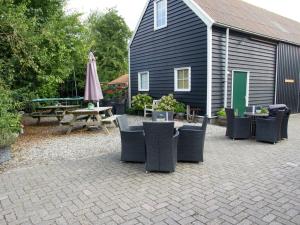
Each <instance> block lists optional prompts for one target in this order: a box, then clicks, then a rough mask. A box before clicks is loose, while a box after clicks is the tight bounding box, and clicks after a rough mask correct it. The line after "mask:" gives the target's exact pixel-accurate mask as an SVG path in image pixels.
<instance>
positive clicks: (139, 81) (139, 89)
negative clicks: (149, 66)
mask: <svg viewBox="0 0 300 225" xmlns="http://www.w3.org/2000/svg"><path fill="white" fill-rule="evenodd" d="M143 73H146V74H147V76H148V87H147V88H146V89H142V88H141V74H143ZM149 90H150V75H149V71H142V72H138V91H142V92H144V91H149Z"/></svg>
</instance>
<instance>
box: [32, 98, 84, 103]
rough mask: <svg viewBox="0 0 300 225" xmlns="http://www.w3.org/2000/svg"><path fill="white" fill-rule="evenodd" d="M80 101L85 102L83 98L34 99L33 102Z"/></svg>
mask: <svg viewBox="0 0 300 225" xmlns="http://www.w3.org/2000/svg"><path fill="white" fill-rule="evenodd" d="M79 100H83V97H74V98H37V99H32V102H53V101H79Z"/></svg>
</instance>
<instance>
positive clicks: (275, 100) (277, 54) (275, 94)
mask: <svg viewBox="0 0 300 225" xmlns="http://www.w3.org/2000/svg"><path fill="white" fill-rule="evenodd" d="M278 58H279V44H277V46H276V69H275V70H276V71H275V93H274V104H277V90H278V87H277V85H278V62H279V61H278Z"/></svg>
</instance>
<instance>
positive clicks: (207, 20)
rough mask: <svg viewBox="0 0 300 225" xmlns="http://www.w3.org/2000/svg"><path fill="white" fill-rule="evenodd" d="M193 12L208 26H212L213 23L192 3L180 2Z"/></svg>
mask: <svg viewBox="0 0 300 225" xmlns="http://www.w3.org/2000/svg"><path fill="white" fill-rule="evenodd" d="M182 1H183V2H184V3H185V4H186V5H187V6H188V7H189V8H190V9H191V10H193V12H194V13H195V14H196V15H197V16H198V17H199V18H200V19H201V20H202V21H203V22H204V23H205V24H206V25H207V26H208V27H210V26H212V25H213V24H214V23H215V21H214V20H213V19H212V18H211V17H210V16H209V15H208V14H207V13H206V12H205V11H204V10H203V9H202V8H201V7H200V6H199V5H198V4H197V3H196V2H195V1H194V0H182Z"/></svg>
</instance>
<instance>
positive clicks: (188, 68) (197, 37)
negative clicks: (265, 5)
mask: <svg viewBox="0 0 300 225" xmlns="http://www.w3.org/2000/svg"><path fill="white" fill-rule="evenodd" d="M129 70H130V71H129V74H130V79H129V81H130V84H129V86H130V96H133V95H136V94H138V93H145V92H146V93H149V95H151V96H153V97H154V98H159V97H161V96H162V95H166V94H169V93H174V95H175V97H176V98H177V99H178V100H179V101H182V102H184V103H186V104H189V105H191V106H194V107H198V108H201V109H202V113H203V114H207V115H209V117H213V116H214V115H215V114H216V112H217V111H218V110H219V109H220V108H222V107H234V108H238V109H240V110H242V109H241V107H242V108H243V107H245V106H250V105H263V106H266V105H270V104H274V103H278V104H279V103H283V104H286V105H288V107H290V108H291V110H292V112H294V113H296V112H300V23H297V22H295V21H293V20H290V19H287V18H285V17H282V16H279V15H277V14H274V13H271V12H269V11H267V10H264V9H261V8H258V7H255V6H253V5H250V4H248V3H245V2H244V1H241V0H149V1H148V2H147V5H146V7H145V10H144V12H143V14H142V17H141V18H140V21H139V23H138V26H137V29H136V30H135V32H134V35H133V38H132V40H131V42H130V47H129Z"/></svg>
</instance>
